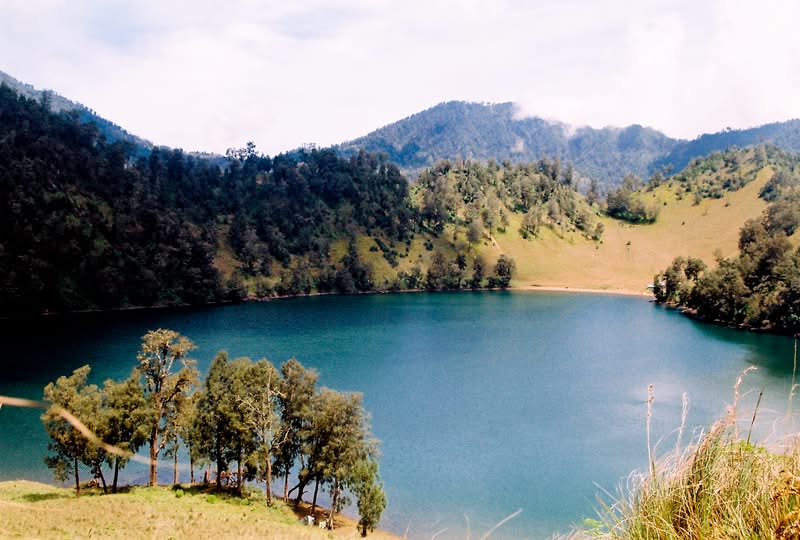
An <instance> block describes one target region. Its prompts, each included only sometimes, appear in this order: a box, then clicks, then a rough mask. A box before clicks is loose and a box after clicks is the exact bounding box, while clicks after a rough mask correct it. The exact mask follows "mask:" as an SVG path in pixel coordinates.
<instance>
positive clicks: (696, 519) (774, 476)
mask: <svg viewBox="0 0 800 540" xmlns="http://www.w3.org/2000/svg"><path fill="white" fill-rule="evenodd" d="M587 538H605V539H614V540H616V539H620V540H622V539H625V540H645V539H647V540H656V539H659V540H660V539H664V540H671V539H698V540H699V539H703V540H705V539H711V540H716V539H723V538H724V539H734V538H735V539H753V540H755V539H770V538H771V539H777V540H790V539H791V540H796V539H800V439H799V438H798V436H797V435H795V436H793V437H792V438H791V439H790V440H789V441H787V443H786V444H785V446H783V447H782V448H781V449H779V450H778V451H770V450H767V449H766V448H764V447H762V446H757V445H753V444H751V443H750V441H749V434H748V435H747V438H744V437H743V435H742V434H740V433H739V432H738V431H737V427H736V421H735V419H734V417H733V416H728V417H726V418H725V419H723V420H721V421H720V422H718V423H717V424H716V425H714V426H713V427H712V428H711V429H710V430H709V431H708V432H707V433H705V434H703V435H702V436H700V437H699V438H698V439H697V440H696V441H694V443H693V444H691V445H690V446H689V447H688V448H686V449H684V450H677V449H676V451H675V452H674V453H673V454H672V455H669V456H667V457H665V458H663V459H662V460H660V461H659V462H658V463H654V464H653V467H652V470H651V471H647V472H646V473H639V474H635V475H632V476H631V477H630V478H629V482H628V485H627V486H626V487H625V488H624V489H622V490H621V492H620V494H619V495H618V496H617V497H614V498H612V500H611V501H610V502H607V503H603V506H602V507H601V509H600V512H599V519H597V520H587V522H586V524H585V527H584V528H583V529H582V530H578V531H576V532H575V533H574V534H573V535H572V536H570V539H572V540H579V539H580V540H582V539H587Z"/></svg>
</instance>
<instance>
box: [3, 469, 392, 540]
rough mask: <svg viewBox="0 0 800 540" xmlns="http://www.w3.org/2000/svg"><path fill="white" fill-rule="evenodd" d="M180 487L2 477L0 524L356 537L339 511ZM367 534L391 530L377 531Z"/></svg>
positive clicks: (170, 534)
mask: <svg viewBox="0 0 800 540" xmlns="http://www.w3.org/2000/svg"><path fill="white" fill-rule="evenodd" d="M183 488H184V489H179V490H178V489H176V490H173V489H169V488H144V487H134V488H131V489H130V490H129V491H128V492H127V493H119V494H109V495H100V494H99V493H92V492H91V491H89V492H85V495H83V496H81V497H75V493H74V491H73V490H68V489H64V488H57V487H53V486H48V485H45V484H39V483H36V482H28V481H15V482H0V531H2V535H3V537H11V538H88V537H93V536H96V537H102V538H120V539H128V538H143V537H148V538H209V539H212V538H213V539H216V538H231V539H234V538H236V539H238V538H253V537H256V536H258V537H260V538H273V539H282V538H298V539H308V540H313V539H316V538H320V539H322V538H361V535H360V534H359V532H358V531H357V530H356V526H355V522H354V521H353V520H350V519H348V518H346V517H343V516H340V517H337V520H336V522H337V528H336V529H334V530H333V531H326V530H320V529H318V528H316V527H305V526H303V525H302V524H301V523H300V522H299V516H298V515H296V514H295V513H294V512H293V511H292V508H291V507H290V506H287V505H285V504H283V503H282V502H280V501H276V502H275V506H273V507H272V508H269V507H267V506H266V504H265V501H264V496H263V492H260V491H258V492H255V491H254V492H252V493H250V494H249V496H248V497H245V498H238V497H233V496H227V495H225V494H221V495H220V494H214V493H206V492H204V491H203V490H202V489H200V488H198V487H194V488H190V487H189V486H183ZM368 538H377V539H387V538H395V537H394V536H392V535H389V534H387V533H385V532H383V531H375V532H374V533H370V534H369V536H368Z"/></svg>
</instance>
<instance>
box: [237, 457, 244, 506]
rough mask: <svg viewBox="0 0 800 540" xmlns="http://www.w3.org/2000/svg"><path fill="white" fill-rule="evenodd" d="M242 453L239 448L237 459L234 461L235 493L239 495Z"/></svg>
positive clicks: (240, 490)
mask: <svg viewBox="0 0 800 540" xmlns="http://www.w3.org/2000/svg"><path fill="white" fill-rule="evenodd" d="M243 453H244V452H243V451H242V448H241V446H240V447H239V457H238V459H237V460H236V492H237V493H238V494H239V495H241V494H242V454H243Z"/></svg>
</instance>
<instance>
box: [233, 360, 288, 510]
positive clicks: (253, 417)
mask: <svg viewBox="0 0 800 540" xmlns="http://www.w3.org/2000/svg"><path fill="white" fill-rule="evenodd" d="M280 383H281V380H280V375H279V373H278V370H276V369H275V366H273V365H272V364H271V363H270V362H269V361H268V360H266V359H262V360H259V361H258V362H256V363H255V364H253V365H251V366H249V367H248V369H247V373H246V377H245V384H246V387H245V393H244V395H242V396H239V398H238V399H239V402H240V404H241V407H242V409H243V411H244V422H245V424H246V425H247V426H248V427H249V428H250V430H251V432H252V434H253V436H254V438H255V451H254V452H253V458H254V464H255V467H256V470H257V471H258V473H259V476H260V477H261V478H262V479H263V480H264V483H265V485H266V492H267V506H272V453H273V451H274V450H275V448H276V447H280V445H281V442H280V441H278V440H277V438H278V430H279V422H280V416H279V415H278V411H279V407H280V401H279V396H280V394H281V392H280V386H281V385H280Z"/></svg>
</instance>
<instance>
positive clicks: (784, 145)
mask: <svg viewBox="0 0 800 540" xmlns="http://www.w3.org/2000/svg"><path fill="white" fill-rule="evenodd" d="M765 143H771V144H774V145H775V146H777V147H778V148H780V149H781V150H786V151H788V152H800V120H788V121H786V122H773V123H771V124H764V125H763V126H759V127H755V128H750V129H730V128H726V129H724V130H723V131H719V132H717V133H707V134H704V135H701V136H699V137H697V138H696V139H694V140H691V141H679V142H678V143H677V144H675V146H674V147H673V148H672V149H671V150H670V151H669V152H668V153H667V154H666V155H664V156H662V157H660V158H658V159H656V160H654V161H653V162H652V163H651V164H650V166H649V168H650V170H651V171H655V170H659V169H663V167H665V166H668V167H670V168H671V169H672V171H673V172H677V171H681V170H683V168H684V167H686V166H687V165H689V163H690V162H691V161H692V160H693V159H695V158H700V157H704V156H707V155H709V154H711V153H712V152H718V151H722V150H726V149H728V148H731V147H734V146H736V147H739V148H744V147H746V146H753V145H755V144H765Z"/></svg>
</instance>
